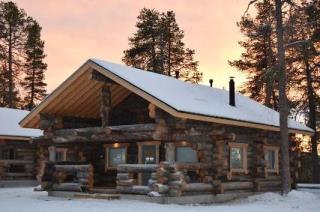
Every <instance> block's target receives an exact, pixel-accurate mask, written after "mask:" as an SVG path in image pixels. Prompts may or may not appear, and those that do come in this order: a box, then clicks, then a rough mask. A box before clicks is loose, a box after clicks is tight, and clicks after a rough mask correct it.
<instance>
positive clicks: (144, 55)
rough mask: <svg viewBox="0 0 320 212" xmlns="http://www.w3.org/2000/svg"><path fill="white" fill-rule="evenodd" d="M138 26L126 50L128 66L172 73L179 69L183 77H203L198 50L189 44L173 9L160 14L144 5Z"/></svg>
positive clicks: (186, 78) (198, 79) (188, 78)
mask: <svg viewBox="0 0 320 212" xmlns="http://www.w3.org/2000/svg"><path fill="white" fill-rule="evenodd" d="M136 27H137V32H136V33H135V34H134V36H133V37H131V38H129V46H130V49H128V50H125V51H124V57H123V61H124V62H125V63H126V64H127V65H129V66H133V67H136V68H141V69H144V70H149V71H153V72H157V73H160V74H165V75H169V76H172V75H175V73H177V72H178V73H179V77H180V78H181V79H183V80H185V81H189V82H192V83H198V82H199V81H200V80H201V79H202V73H201V72H199V71H198V62H197V61H195V60H194V54H195V51H194V50H192V49H188V48H186V47H185V44H184V43H183V41H182V39H183V37H184V32H183V31H182V30H181V29H180V28H179V26H178V24H177V22H176V19H175V14H174V12H173V11H168V12H166V13H159V12H158V11H156V10H154V9H146V8H144V9H142V10H141V11H140V14H139V16H138V22H137V24H136Z"/></svg>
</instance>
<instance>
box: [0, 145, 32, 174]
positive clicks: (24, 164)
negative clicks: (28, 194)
mask: <svg viewBox="0 0 320 212" xmlns="http://www.w3.org/2000/svg"><path fill="white" fill-rule="evenodd" d="M6 151H12V153H13V155H14V158H6V155H5V152H6ZM35 154H36V146H35V145H34V144H33V143H31V142H29V141H15V140H2V141H0V179H1V180H30V179H35V175H36V170H35V163H36V161H35V159H36V158H35ZM7 156H8V155H7Z"/></svg>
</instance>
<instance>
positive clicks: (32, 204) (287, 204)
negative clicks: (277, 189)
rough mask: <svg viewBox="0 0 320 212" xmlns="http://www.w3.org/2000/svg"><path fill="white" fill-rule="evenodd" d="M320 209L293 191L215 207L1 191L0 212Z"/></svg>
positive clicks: (311, 196) (318, 202)
mask: <svg viewBox="0 0 320 212" xmlns="http://www.w3.org/2000/svg"><path fill="white" fill-rule="evenodd" d="M319 209H320V191H319V190H318V191H312V192H309V191H292V192H291V193H290V194H289V195H288V196H287V197H282V196H280V195H279V194H275V193H265V194H261V195H256V196H251V197H249V198H247V199H243V200H238V201H236V202H232V203H224V204H215V205H202V206H196V205H160V204H155V203H145V202H139V201H132V200H93V199H85V200H84V199H64V198H57V197H48V196H47V193H46V192H33V189H32V188H3V189H0V212H53V211H54V212H63V211H66V212H87V211H89V212H102V211H103V212H106V211H107V212H108V211H112V212H127V211H128V212H129V211H130V212H140V211H141V212H148V211H152V212H173V211H175V212H180V211H181V212H182V211H183V212H189V211H197V212H215V211H223V212H233V211H234V212H248V211H249V212H270V211H272V212H277V211H280V212H289V211H295V212H315V211H319Z"/></svg>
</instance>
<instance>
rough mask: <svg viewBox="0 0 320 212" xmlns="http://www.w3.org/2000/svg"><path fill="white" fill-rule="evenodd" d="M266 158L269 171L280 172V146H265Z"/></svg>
mask: <svg viewBox="0 0 320 212" xmlns="http://www.w3.org/2000/svg"><path fill="white" fill-rule="evenodd" d="M264 159H265V162H266V171H267V172H274V173H279V147H276V146H264Z"/></svg>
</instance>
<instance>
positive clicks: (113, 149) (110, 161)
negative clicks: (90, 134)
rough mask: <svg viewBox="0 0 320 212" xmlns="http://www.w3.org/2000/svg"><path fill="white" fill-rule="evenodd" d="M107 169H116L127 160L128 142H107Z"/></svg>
mask: <svg viewBox="0 0 320 212" xmlns="http://www.w3.org/2000/svg"><path fill="white" fill-rule="evenodd" d="M105 149H106V153H105V154H106V157H105V160H106V170H107V169H116V168H117V165H119V164H124V163H126V162H127V144H119V143H115V144H106V145H105Z"/></svg>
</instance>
